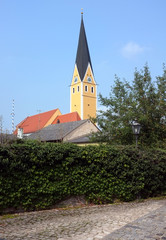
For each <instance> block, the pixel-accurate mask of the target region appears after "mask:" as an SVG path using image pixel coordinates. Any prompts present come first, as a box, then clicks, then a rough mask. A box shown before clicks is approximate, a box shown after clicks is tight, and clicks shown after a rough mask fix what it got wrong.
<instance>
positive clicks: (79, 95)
mask: <svg viewBox="0 0 166 240" xmlns="http://www.w3.org/2000/svg"><path fill="white" fill-rule="evenodd" d="M96 106H97V84H96V82H95V79H94V73H93V68H92V62H91V58H90V53H89V48H88V42H87V37H86V32H85V27H84V21H83V13H81V26H80V33H79V40H78V47H77V53H76V60H75V66H74V73H73V77H72V81H71V84H70V113H67V114H61V112H60V110H59V109H58V108H57V109H54V110H51V111H47V112H44V113H39V114H36V115H33V116H28V117H26V118H25V119H24V120H23V121H21V122H20V123H19V124H18V125H17V126H16V130H15V132H14V134H15V135H17V136H18V137H19V138H22V137H23V136H24V137H25V136H26V137H27V136H29V135H31V134H33V133H35V132H37V131H40V130H42V129H43V128H47V127H48V126H50V125H54V124H62V123H69V122H77V121H81V120H87V119H90V118H91V117H92V118H95V117H96V108H97V107H96ZM76 125H77V124H76ZM94 126H95V125H94ZM95 127H96V126H95ZM92 129H94V131H95V128H92ZM92 129H91V131H92ZM96 129H97V127H96ZM97 131H98V129H97ZM87 133H90V132H87ZM79 137H80V136H79Z"/></svg>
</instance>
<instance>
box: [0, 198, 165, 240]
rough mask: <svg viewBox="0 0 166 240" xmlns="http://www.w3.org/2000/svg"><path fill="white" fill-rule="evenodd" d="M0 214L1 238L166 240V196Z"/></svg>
mask: <svg viewBox="0 0 166 240" xmlns="http://www.w3.org/2000/svg"><path fill="white" fill-rule="evenodd" d="M12 217H13V218H5V216H0V240H2V239H3V240H4V239H5V240H30V239H31V240H39V239H41V240H47V239H49V240H52V239H54V240H98V239H103V240H135V239H136V240H140V239H141V240H150V239H151V240H160V239H163V240H164V239H166V199H164V200H148V201H144V202H140V203H136V202H132V203H123V204H117V205H115V204H114V205H104V206H103V205H102V206H89V207H82V208H74V209H68V210H57V209H52V210H46V211H39V212H30V213H21V214H15V215H12Z"/></svg>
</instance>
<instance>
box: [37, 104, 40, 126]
mask: <svg viewBox="0 0 166 240" xmlns="http://www.w3.org/2000/svg"><path fill="white" fill-rule="evenodd" d="M37 112H38V130H40V113H41V110H40V109H37Z"/></svg>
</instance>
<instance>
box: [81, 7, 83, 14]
mask: <svg viewBox="0 0 166 240" xmlns="http://www.w3.org/2000/svg"><path fill="white" fill-rule="evenodd" d="M81 15H82V16H83V8H81Z"/></svg>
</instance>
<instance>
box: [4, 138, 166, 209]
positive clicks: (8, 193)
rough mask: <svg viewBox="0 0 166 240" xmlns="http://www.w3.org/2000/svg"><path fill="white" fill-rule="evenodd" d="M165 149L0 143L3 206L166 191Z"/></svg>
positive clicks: (126, 198)
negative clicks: (82, 196) (70, 197)
mask: <svg viewBox="0 0 166 240" xmlns="http://www.w3.org/2000/svg"><path fill="white" fill-rule="evenodd" d="M165 182H166V152H165V151H161V150H155V149H150V150H137V149H135V148H133V147H131V146H129V147H128V146H125V147H124V146H121V147H117V146H109V145H101V146H85V147H79V146H76V145H73V144H61V143H40V142H38V141H16V142H13V143H11V144H10V145H0V210H1V211H2V210H3V209H6V208H14V209H20V208H21V209H25V210H35V209H42V208H43V209H44V208H48V207H50V206H52V205H54V204H55V203H56V202H58V201H59V200H63V199H65V198H66V197H68V196H78V195H84V196H85V197H86V198H87V200H89V201H92V202H94V203H98V204H100V203H111V202H113V201H114V200H115V199H120V200H122V201H130V200H134V199H136V198H140V197H143V198H146V197H149V196H156V195H158V194H165V193H166V185H165Z"/></svg>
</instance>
